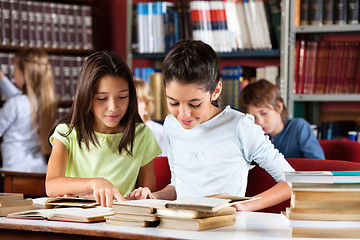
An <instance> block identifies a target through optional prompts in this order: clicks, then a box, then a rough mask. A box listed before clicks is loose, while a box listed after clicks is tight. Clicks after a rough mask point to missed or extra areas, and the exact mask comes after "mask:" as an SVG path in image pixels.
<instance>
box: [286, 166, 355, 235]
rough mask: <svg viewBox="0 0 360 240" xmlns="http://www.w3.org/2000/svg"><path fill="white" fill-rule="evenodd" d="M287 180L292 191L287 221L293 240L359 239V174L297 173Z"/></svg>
mask: <svg viewBox="0 0 360 240" xmlns="http://www.w3.org/2000/svg"><path fill="white" fill-rule="evenodd" d="M285 180H286V181H287V182H288V183H289V185H290V186H291V187H292V195H291V200H290V207H289V208H287V209H286V212H285V216H286V218H285V221H286V222H287V223H288V224H289V226H290V228H291V231H292V236H293V237H313V238H359V237H360V214H359V213H360V171H333V172H330V171H320V172H319V171H303V172H301V171H298V172H292V173H286V174H285Z"/></svg>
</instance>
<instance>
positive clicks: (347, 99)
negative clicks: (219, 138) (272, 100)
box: [280, 0, 360, 127]
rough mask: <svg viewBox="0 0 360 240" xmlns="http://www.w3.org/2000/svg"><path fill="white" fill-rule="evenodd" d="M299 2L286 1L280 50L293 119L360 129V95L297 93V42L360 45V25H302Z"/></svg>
mask: <svg viewBox="0 0 360 240" xmlns="http://www.w3.org/2000/svg"><path fill="white" fill-rule="evenodd" d="M297 2H299V1H291V0H285V1H283V9H282V16H283V19H282V21H283V32H282V40H281V42H282V43H283V44H282V46H281V49H280V50H281V66H280V69H281V74H280V82H281V86H282V88H281V93H282V96H283V97H284V99H285V101H286V105H287V107H288V112H289V117H290V118H293V117H305V119H306V120H308V121H309V122H310V123H311V124H320V123H321V122H323V121H340V120H352V121H356V122H357V127H360V111H359V110H360V94H359V93H339V94H334V93H331V94H330V93H322V94H318V93H317V94H314V93H308V94H304V93H296V92H295V91H294V86H295V74H297V73H296V70H297V69H296V41H297V40H298V39H301V38H304V37H305V38H307V39H315V40H316V39H317V40H320V41H329V42H331V41H335V42H342V41H343V42H360V24H342V25H340V24H332V25H298V24H296V21H297V20H298V19H299V14H300V10H299V6H300V5H297V4H296V3H297ZM300 2H301V1H300ZM294 53H295V54H294ZM357 54H360V53H359V52H358V53H357ZM358 81H359V80H358ZM329 106H330V107H329Z"/></svg>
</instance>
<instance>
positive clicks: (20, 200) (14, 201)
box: [0, 193, 33, 217]
mask: <svg viewBox="0 0 360 240" xmlns="http://www.w3.org/2000/svg"><path fill="white" fill-rule="evenodd" d="M30 209H33V201H32V199H31V198H26V199H24V195H23V194H22V193H0V217H4V216H6V215H8V214H9V213H13V212H19V211H25V210H30Z"/></svg>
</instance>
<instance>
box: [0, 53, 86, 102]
mask: <svg viewBox="0 0 360 240" xmlns="http://www.w3.org/2000/svg"><path fill="white" fill-rule="evenodd" d="M14 56H15V55H14V53H0V69H1V71H2V72H3V73H4V74H5V75H6V76H8V77H9V78H10V79H12V77H13V76H14V67H13V61H14ZM49 60H50V64H51V67H52V70H53V74H54V89H55V94H56V99H57V100H58V101H72V100H73V99H74V96H75V90H76V83H77V79H78V75H79V72H80V69H81V65H82V63H83V62H84V61H85V57H80V56H61V55H49Z"/></svg>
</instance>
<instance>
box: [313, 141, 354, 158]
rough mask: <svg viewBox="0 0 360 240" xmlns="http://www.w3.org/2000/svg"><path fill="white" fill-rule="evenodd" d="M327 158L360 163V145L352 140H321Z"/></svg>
mask: <svg viewBox="0 0 360 240" xmlns="http://www.w3.org/2000/svg"><path fill="white" fill-rule="evenodd" d="M319 143H320V146H321V147H322V149H323V151H324V154H325V158H326V159H328V160H345V161H351V162H360V143H359V142H355V141H350V140H342V139H332V140H319Z"/></svg>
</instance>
